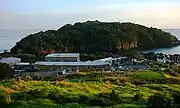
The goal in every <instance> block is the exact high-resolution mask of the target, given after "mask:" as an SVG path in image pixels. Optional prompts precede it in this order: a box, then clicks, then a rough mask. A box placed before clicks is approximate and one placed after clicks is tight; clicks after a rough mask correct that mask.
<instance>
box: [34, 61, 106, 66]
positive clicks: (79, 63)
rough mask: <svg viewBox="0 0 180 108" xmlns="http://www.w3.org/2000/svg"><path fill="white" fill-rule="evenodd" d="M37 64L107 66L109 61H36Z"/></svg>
mask: <svg viewBox="0 0 180 108" xmlns="http://www.w3.org/2000/svg"><path fill="white" fill-rule="evenodd" d="M35 65H45V66H54V65H55V66H105V65H109V63H108V62H36V63H35Z"/></svg>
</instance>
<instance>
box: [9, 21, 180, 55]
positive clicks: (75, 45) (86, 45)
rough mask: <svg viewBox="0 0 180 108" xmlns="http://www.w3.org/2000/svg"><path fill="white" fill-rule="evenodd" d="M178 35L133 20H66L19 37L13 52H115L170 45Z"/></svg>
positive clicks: (172, 44)
mask: <svg viewBox="0 0 180 108" xmlns="http://www.w3.org/2000/svg"><path fill="white" fill-rule="evenodd" d="M176 44H179V41H178V39H177V38H176V37H175V36H173V35H171V34H170V33H167V32H164V31H162V30H161V29H157V28H152V27H145V26H143V25H138V24H134V23H120V22H100V21H87V22H77V23H75V24H74V25H72V24H66V25H64V26H63V27H61V28H59V29H58V30H47V31H44V32H43V31H41V32H39V33H36V34H30V35H29V36H27V37H25V38H23V39H21V40H20V41H19V42H17V43H16V45H15V46H14V47H13V48H12V49H11V53H13V54H21V53H26V54H34V55H36V56H39V55H46V54H48V53H52V52H79V53H83V54H89V53H91V54H94V53H97V52H100V53H101V52H103V53H104V52H108V53H113V54H114V53H118V52H123V51H129V50H143V49H152V48H162V47H171V46H174V45H176Z"/></svg>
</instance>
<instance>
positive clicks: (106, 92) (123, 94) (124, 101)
mask: <svg viewBox="0 0 180 108" xmlns="http://www.w3.org/2000/svg"><path fill="white" fill-rule="evenodd" d="M140 73H141V74H140ZM140 73H133V74H129V76H124V75H120V74H117V73H90V74H89V73H87V74H85V73H83V74H81V75H73V76H69V77H67V78H66V79H64V80H62V81H57V80H56V81H40V80H27V81H25V80H20V81H15V80H4V81H1V82H0V105H1V106H4V107H7V108H42V107H43V108H89V107H93V108H94V107H111V108H146V107H151V108H156V107H157V108H169V107H170V108H178V107H179V103H178V100H179V99H180V84H161V83H156V84H155V83H154V82H152V83H143V84H139V83H138V84H136V83H134V81H136V80H137V79H138V80H139V81H144V80H145V81H147V82H148V81H150V82H151V81H153V80H157V82H158V81H159V80H160V81H161V80H166V76H164V75H163V74H161V73H156V72H151V71H148V72H146V73H145V72H140ZM94 74H96V75H94ZM149 76H151V77H149ZM74 77H76V78H74ZM72 78H73V79H74V80H72ZM90 78H91V79H93V81H87V80H89V79H90ZM75 79H76V80H75ZM85 79H86V80H85ZM98 79H99V81H98ZM141 79H143V80H141ZM157 102H158V103H157Z"/></svg>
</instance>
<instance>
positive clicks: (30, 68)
mask: <svg viewBox="0 0 180 108" xmlns="http://www.w3.org/2000/svg"><path fill="white" fill-rule="evenodd" d="M13 69H14V76H17V75H19V74H23V73H26V72H35V71H37V68H36V67H35V65H34V64H32V63H16V64H15V65H14V67H13Z"/></svg>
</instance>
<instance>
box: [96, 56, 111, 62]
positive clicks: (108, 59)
mask: <svg viewBox="0 0 180 108" xmlns="http://www.w3.org/2000/svg"><path fill="white" fill-rule="evenodd" d="M111 60H113V58H112V57H108V58H103V59H99V60H94V61H93V62H105V61H111Z"/></svg>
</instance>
